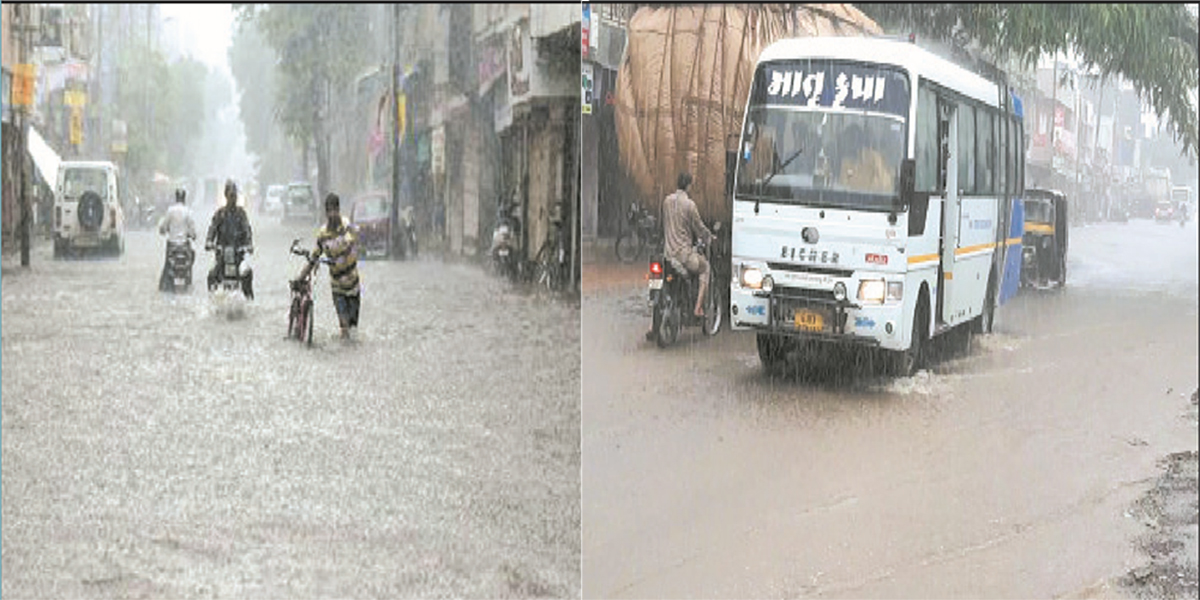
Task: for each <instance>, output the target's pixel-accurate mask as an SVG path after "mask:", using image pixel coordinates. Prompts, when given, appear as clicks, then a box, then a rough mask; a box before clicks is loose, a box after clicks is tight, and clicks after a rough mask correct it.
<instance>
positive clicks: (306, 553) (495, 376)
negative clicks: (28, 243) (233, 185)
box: [0, 216, 581, 598]
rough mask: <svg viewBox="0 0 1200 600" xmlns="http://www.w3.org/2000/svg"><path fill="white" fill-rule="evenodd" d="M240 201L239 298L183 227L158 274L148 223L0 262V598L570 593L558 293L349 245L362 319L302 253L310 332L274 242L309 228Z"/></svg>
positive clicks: (573, 414)
mask: <svg viewBox="0 0 1200 600" xmlns="http://www.w3.org/2000/svg"><path fill="white" fill-rule="evenodd" d="M253 223H254V226H255V236H256V239H255V244H256V250H255V254H254V255H253V257H252V259H251V261H252V264H253V266H254V269H255V294H256V296H257V299H256V300H255V301H253V302H250V303H248V304H246V305H245V307H244V310H243V311H242V312H241V313H236V312H234V313H230V312H227V311H222V310H218V308H217V303H215V302H214V301H213V299H211V298H210V297H209V294H208V292H207V291H205V290H204V276H205V273H206V272H207V270H208V269H209V268H210V267H211V265H212V260H213V257H212V255H211V253H205V252H204V251H203V250H202V248H200V249H198V250H197V260H196V266H195V269H194V281H195V282H196V283H197V284H199V285H198V287H197V289H195V290H193V291H192V292H191V293H189V294H184V295H179V296H176V295H171V294H162V293H159V292H158V291H157V281H158V275H159V270H160V269H161V266H162V261H163V247H164V242H163V240H162V238H160V237H158V236H157V235H156V234H155V233H153V232H130V234H129V237H128V242H127V248H126V253H125V255H124V256H123V257H121V258H119V259H111V258H96V259H89V260H75V261H54V260H52V259H51V257H50V248H49V244H48V243H44V242H43V243H42V244H41V245H39V246H36V247H35V251H34V254H33V265H34V266H33V267H32V268H31V269H30V271H28V272H22V271H20V270H14V271H12V272H7V271H6V272H5V273H4V278H3V287H2V288H0V296H2V299H3V313H2V322H3V345H2V356H3V367H2V368H3V374H4V375H3V390H2V394H3V399H4V401H3V421H2V429H3V548H4V550H3V572H4V578H3V590H2V592H3V593H2V595H3V597H4V598H31V597H40V598H68V597H69V598H108V597H152V598H162V597H172V598H210V597H213V598H215V597H246V598H249V597H317V596H320V597H445V596H476V597H481V596H482V597H512V596H522V597H526V596H532V595H537V596H555V597H578V596H579V593H580V589H581V580H580V573H579V557H580V537H579V523H580V497H579V489H580V488H579V466H580V455H579V422H580V403H579V389H580V367H579V364H580V361H579V347H580V345H579V308H578V306H571V305H569V304H561V303H554V302H549V301H542V300H539V299H537V298H535V297H532V296H529V295H527V294H522V293H517V292H514V291H512V290H511V288H510V287H509V286H508V285H507V284H506V283H504V282H502V281H500V280H498V279H496V278H493V277H489V276H487V275H486V274H484V273H483V272H482V270H481V269H480V268H478V267H476V266H472V265H467V264H443V263H442V262H440V261H437V260H431V259H427V258H424V257H422V258H421V259H420V260H416V261H411V262H392V261H387V260H383V261H369V262H363V261H360V273H361V275H362V279H363V282H364V283H363V285H364V291H363V299H362V313H361V316H360V324H359V330H360V331H359V332H358V335H357V337H356V339H355V340H354V341H352V342H343V341H341V340H340V339H339V338H338V336H339V330H338V326H337V318H336V314H335V312H334V308H333V304H332V300H331V298H330V292H329V277H328V271H327V270H325V269H322V270H321V272H320V274H319V275H317V276H316V278H315V281H314V300H315V309H314V310H315V317H316V321H315V325H314V334H313V338H314V339H313V347H311V348H308V347H305V346H303V345H301V344H299V343H297V342H295V341H291V340H288V339H286V337H285V334H286V329H287V315H288V308H289V306H290V297H289V292H288V286H287V281H288V279H289V278H291V277H294V276H295V274H296V273H297V272H298V271H299V269H300V267H301V263H302V259H300V258H298V257H294V256H291V255H289V254H288V246H289V245H290V243H291V240H292V239H293V238H296V237H298V238H301V240H302V242H303V243H304V244H306V245H308V246H309V247H311V245H312V243H313V238H314V235H315V230H316V228H315V226H313V227H307V226H303V225H300V226H295V225H289V226H283V225H281V224H279V223H277V222H276V221H274V220H270V219H265V218H264V219H258V218H255V219H253ZM197 224H198V226H199V228H200V230H201V233H203V231H204V229H205V228H206V227H207V216H205V217H203V218H201V219H198V223H197ZM231 317H232V318H231Z"/></svg>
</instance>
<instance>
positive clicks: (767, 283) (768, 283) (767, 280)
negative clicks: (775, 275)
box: [762, 275, 775, 294]
mask: <svg viewBox="0 0 1200 600" xmlns="http://www.w3.org/2000/svg"><path fill="white" fill-rule="evenodd" d="M773 289H775V280H774V279H772V278H771V276H770V275H767V276H765V277H763V279H762V291H764V292H766V293H768V294H770V293H771V290H773Z"/></svg>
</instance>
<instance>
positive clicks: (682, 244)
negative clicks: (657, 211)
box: [662, 171, 713, 317]
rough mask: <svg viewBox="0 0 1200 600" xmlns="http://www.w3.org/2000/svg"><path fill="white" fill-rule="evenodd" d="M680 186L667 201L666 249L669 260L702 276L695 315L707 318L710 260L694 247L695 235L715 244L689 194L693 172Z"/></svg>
mask: <svg viewBox="0 0 1200 600" xmlns="http://www.w3.org/2000/svg"><path fill="white" fill-rule="evenodd" d="M676 183H677V184H678V188H679V189H677V190H675V192H674V193H672V194H671V195H669V196H667V197H666V198H665V199H664V200H663V210H662V213H663V250H664V253H665V254H666V257H667V260H674V261H675V262H677V263H679V264H680V265H681V266H683V267H684V268H686V269H687V270H688V273H691V274H693V275H699V279H700V287H699V293H697V294H696V306H695V315H696V316H697V317H703V316H704V298H705V294H706V293H707V292H708V280H709V271H710V269H709V264H708V259H706V258H704V257H703V256H701V255H700V253H698V252H696V249H695V248H694V247H693V245H692V236H695V237H696V238H697V239H700V238H703V239H704V242H705V243H706V244H712V241H713V234H712V232H711V231H709V230H708V227H705V226H704V221H703V220H701V219H700V211H699V210H697V209H696V203H695V202H693V201H692V199H691V198H689V197H688V195H687V188H688V186H689V185H691V184H692V175H691V173H688V172H686V171H685V172H683V173H680V174H679V178H678V179H677V181H676Z"/></svg>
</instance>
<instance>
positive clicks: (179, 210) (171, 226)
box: [158, 188, 196, 292]
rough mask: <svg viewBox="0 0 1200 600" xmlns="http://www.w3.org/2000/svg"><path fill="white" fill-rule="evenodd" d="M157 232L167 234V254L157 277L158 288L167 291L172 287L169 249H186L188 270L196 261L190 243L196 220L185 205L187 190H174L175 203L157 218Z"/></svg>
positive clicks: (193, 237) (194, 236) (194, 237)
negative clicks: (160, 272) (159, 218)
mask: <svg viewBox="0 0 1200 600" xmlns="http://www.w3.org/2000/svg"><path fill="white" fill-rule="evenodd" d="M158 233H159V235H165V236H167V254H166V258H165V259H164V260H163V270H162V275H161V276H160V277H159V278H158V289H159V291H162V292H167V291H170V290H171V288H172V287H174V286H173V282H172V280H171V275H170V266H171V251H172V250H173V249H175V248H176V247H178V246H183V247H184V248H185V249H186V250H187V257H188V270H191V268H192V265H193V264H194V263H195V261H196V252H195V250H193V249H192V244H191V240H194V239H196V222H195V221H194V220H193V219H192V211H191V209H189V208H188V207H187V190H185V189H183V188H179V189H177V190H175V204H174V205H172V206H171V208H169V209H167V214H165V215H163V218H162V219H161V220H159V222H158Z"/></svg>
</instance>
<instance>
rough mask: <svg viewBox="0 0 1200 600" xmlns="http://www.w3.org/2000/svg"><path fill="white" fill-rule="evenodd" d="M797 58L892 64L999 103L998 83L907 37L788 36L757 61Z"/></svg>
mask: <svg viewBox="0 0 1200 600" xmlns="http://www.w3.org/2000/svg"><path fill="white" fill-rule="evenodd" d="M797 58H820V59H843V60H852V61H859V62H868V63H879V64H885V65H893V66H896V67H900V68H902V69H904V70H906V71H908V72H909V73H910V74H911V75H916V76H917V77H919V78H922V79H929V80H931V81H934V82H936V83H938V84H940V85H942V86H945V87H947V88H949V89H951V90H954V91H956V92H958V93H960V94H963V95H964V96H967V97H969V98H973V99H975V100H978V101H980V102H983V103H985V104H987V105H988V106H997V107H998V106H1000V86H999V84H997V83H995V82H993V81H989V80H988V79H986V78H984V77H982V76H981V75H978V74H976V73H973V72H971V71H969V70H967V69H965V68H963V67H961V66H959V65H956V64H954V63H953V62H950V61H949V60H946V59H944V58H942V57H941V56H938V55H937V54H934V53H933V52H930V51H929V50H926V49H924V48H921V47H920V46H917V45H916V44H913V43H910V42H907V41H899V40H896V39H887V38H864V37H844V36H837V37H805V38H789V39H784V40H779V41H777V42H775V43H773V44H771V45H770V46H767V47H766V48H765V49H764V50H763V51H762V54H760V55H759V57H758V63H759V64H761V63H764V62H771V61H777V60H792V59H797Z"/></svg>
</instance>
